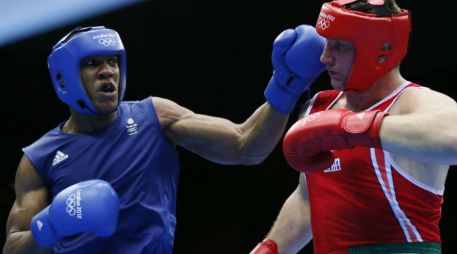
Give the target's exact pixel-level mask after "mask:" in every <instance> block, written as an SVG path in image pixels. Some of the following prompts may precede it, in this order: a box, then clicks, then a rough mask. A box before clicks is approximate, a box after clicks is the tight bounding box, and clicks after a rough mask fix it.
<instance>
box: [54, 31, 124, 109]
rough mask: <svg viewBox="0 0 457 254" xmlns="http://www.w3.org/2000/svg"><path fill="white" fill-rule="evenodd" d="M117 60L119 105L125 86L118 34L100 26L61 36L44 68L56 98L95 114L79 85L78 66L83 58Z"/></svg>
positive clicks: (121, 49)
mask: <svg viewBox="0 0 457 254" xmlns="http://www.w3.org/2000/svg"><path fill="white" fill-rule="evenodd" d="M108 55H117V56H118V57H119V70H120V84H119V85H120V86H119V103H120V102H121V101H122V99H123V98H124V93H125V87H126V74H127V73H126V70H127V69H126V56H125V49H124V45H123V44H122V41H121V38H120V37H119V34H118V33H117V32H116V31H114V30H112V29H108V28H105V27H104V26H94V27H78V28H76V29H74V30H73V31H71V32H70V33H68V34H67V35H66V36H65V37H63V38H62V39H61V40H60V41H59V42H58V43H57V44H56V45H55V46H54V47H52V52H51V54H50V55H49V57H48V68H49V73H50V74H51V79H52V83H53V85H54V89H55V91H56V93H57V95H58V96H59V99H60V100H61V101H62V102H64V103H65V104H67V105H68V106H70V107H71V108H73V109H74V110H76V111H77V112H80V113H84V114H91V115H96V114H97V110H96V109H95V107H94V105H93V104H92V101H91V100H90V98H89V96H88V95H87V93H86V90H85V89H84V84H83V83H82V82H81V75H80V64H81V61H82V60H83V59H85V58H87V57H92V56H108Z"/></svg>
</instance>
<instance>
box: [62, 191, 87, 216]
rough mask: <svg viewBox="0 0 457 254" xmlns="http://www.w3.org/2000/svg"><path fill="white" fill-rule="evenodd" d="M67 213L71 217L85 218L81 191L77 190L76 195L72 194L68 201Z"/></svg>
mask: <svg viewBox="0 0 457 254" xmlns="http://www.w3.org/2000/svg"><path fill="white" fill-rule="evenodd" d="M66 205H67V207H66V211H67V213H68V215H70V216H72V217H73V216H76V218H78V219H82V218H83V211H82V207H81V190H80V189H78V190H76V193H73V194H70V196H68V198H67V200H66Z"/></svg>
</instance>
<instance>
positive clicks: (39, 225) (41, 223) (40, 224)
mask: <svg viewBox="0 0 457 254" xmlns="http://www.w3.org/2000/svg"><path fill="white" fill-rule="evenodd" d="M36 224H37V226H38V230H40V231H41V228H43V222H41V221H40V220H37V222H36Z"/></svg>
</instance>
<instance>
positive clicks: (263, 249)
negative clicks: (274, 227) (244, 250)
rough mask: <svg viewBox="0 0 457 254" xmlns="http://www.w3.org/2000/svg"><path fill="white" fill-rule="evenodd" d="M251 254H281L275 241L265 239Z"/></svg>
mask: <svg viewBox="0 0 457 254" xmlns="http://www.w3.org/2000/svg"><path fill="white" fill-rule="evenodd" d="M249 254H279V253H278V245H277V244H276V242H275V241H273V240H271V239H269V238H265V240H263V241H262V242H261V243H259V244H257V246H256V247H255V248H254V249H253V250H252V251H251V252H250V253H249Z"/></svg>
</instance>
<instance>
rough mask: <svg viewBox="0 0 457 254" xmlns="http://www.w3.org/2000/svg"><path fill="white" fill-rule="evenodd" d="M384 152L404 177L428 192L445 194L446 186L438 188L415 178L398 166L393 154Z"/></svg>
mask: <svg viewBox="0 0 457 254" xmlns="http://www.w3.org/2000/svg"><path fill="white" fill-rule="evenodd" d="M384 154H385V156H386V159H387V161H388V162H389V163H390V164H391V165H392V167H393V168H394V169H395V171H397V172H398V173H399V174H400V175H402V176H403V177H404V178H406V179H407V180H408V181H409V182H411V183H412V184H414V185H416V186H417V187H419V188H421V189H424V190H426V191H428V192H431V193H433V194H435V195H440V196H442V195H443V194H444V188H443V189H436V188H434V187H432V186H429V185H427V184H425V183H422V182H421V181H419V180H417V179H415V178H413V177H412V176H410V175H409V174H408V173H406V171H405V170H403V169H402V168H401V167H400V166H398V164H397V163H396V162H395V161H394V159H393V158H392V156H391V155H390V153H389V152H387V151H384Z"/></svg>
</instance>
